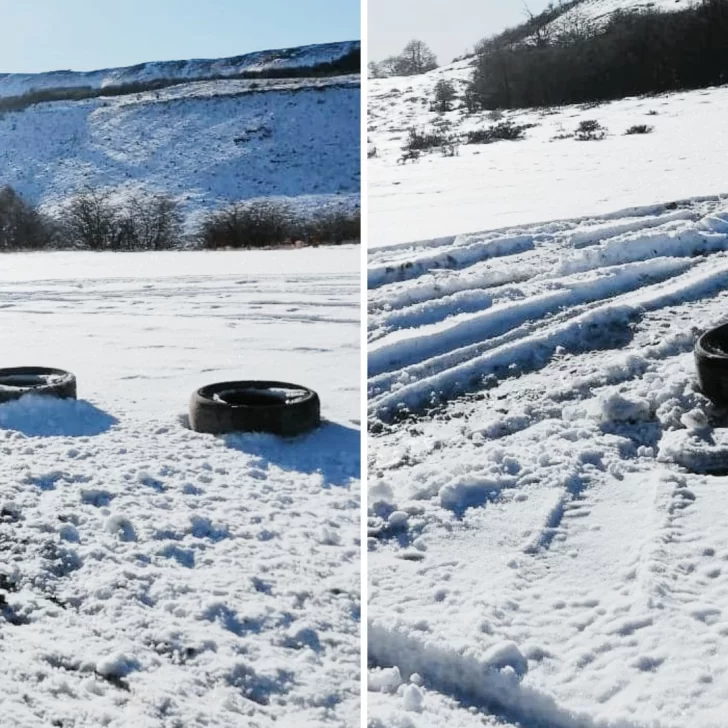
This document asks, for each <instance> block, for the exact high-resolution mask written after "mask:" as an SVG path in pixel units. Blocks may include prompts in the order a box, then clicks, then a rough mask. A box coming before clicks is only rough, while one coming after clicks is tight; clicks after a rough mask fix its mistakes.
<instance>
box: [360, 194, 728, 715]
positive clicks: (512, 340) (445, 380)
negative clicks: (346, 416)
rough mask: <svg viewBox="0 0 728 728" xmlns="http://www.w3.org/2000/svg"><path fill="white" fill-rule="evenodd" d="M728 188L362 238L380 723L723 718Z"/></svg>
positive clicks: (373, 638) (375, 710)
mask: <svg viewBox="0 0 728 728" xmlns="http://www.w3.org/2000/svg"><path fill="white" fill-rule="evenodd" d="M727 210H728V206H727V205H726V199H725V198H720V197H715V198H709V199H705V198H704V199H700V200H696V199H694V200H688V201H685V202H678V203H671V204H669V205H656V206H652V207H650V208H642V209H633V210H629V211H623V212H621V213H616V214H612V215H609V216H605V217H601V218H586V219H579V220H571V221H562V222H554V223H549V224H542V225H531V226H527V227H521V228H513V229H506V230H501V231H495V232H488V233H482V234H474V235H464V236H457V237H454V238H453V237H450V238H443V239H439V240H433V241H428V242H422V243H415V244H405V245H399V246H388V247H385V248H379V249H375V250H373V251H371V252H370V256H369V284H370V291H369V339H370V342H369V347H370V353H369V359H370V372H369V401H370V405H369V407H370V411H369V418H370V428H371V433H372V437H371V438H370V447H369V453H370V455H369V457H370V462H369V472H370V479H369V550H370V554H369V566H368V572H369V580H370V592H369V600H370V602H369V618H370V620H371V623H370V627H369V661H370V668H371V669H370V675H369V689H370V696H371V701H370V705H371V707H370V715H371V724H372V726H374V727H376V728H380V727H381V726H398V727H399V726H402V727H406V728H425V726H430V725H448V726H453V727H457V728H461V727H462V728H466V727H467V728H470V726H476V725H480V726H482V725H502V724H506V725H519V726H523V727H524V728H534V726H538V728H557V727H558V728H574V727H576V726H578V727H579V728H592V727H594V726H605V727H612V728H617V727H619V728H622V727H624V728H628V727H629V728H634V727H636V728H646V727H647V726H658V725H659V726H675V727H677V726H685V725H691V726H699V727H701V728H702V727H708V726H718V725H722V724H723V723H724V705H725V703H726V700H727V699H728V639H727V637H728V612H726V605H727V600H728V567H726V564H727V563H728V481H727V480H726V477H723V476H720V475H718V476H712V475H708V474H706V473H707V472H708V471H709V470H710V469H711V468H712V466H713V465H714V464H715V462H717V461H718V459H719V458H720V457H722V458H724V459H725V462H728V440H727V439H726V438H725V436H723V430H721V429H720V428H718V429H715V430H714V433H713V434H714V435H715V437H710V436H709V434H710V431H711V428H712V427H717V426H720V425H724V424H725V422H726V420H725V416H724V415H723V413H720V412H717V411H715V409H714V408H713V407H712V405H710V404H709V403H708V401H707V400H706V399H705V398H704V397H703V396H702V395H701V394H700V393H699V392H698V391H697V383H696V379H695V369H694V361H693V354H692V350H693V345H694V343H695V340H696V336H697V335H698V333H699V332H701V331H703V330H704V329H706V328H708V327H709V326H712V325H716V324H719V323H722V322H724V321H725V320H726V319H728V314H727V313H726V311H727V310H728V309H727V306H728V224H726V222H727V221H728V212H727ZM706 433H707V434H706ZM707 443H711V444H707ZM721 448H722V449H721Z"/></svg>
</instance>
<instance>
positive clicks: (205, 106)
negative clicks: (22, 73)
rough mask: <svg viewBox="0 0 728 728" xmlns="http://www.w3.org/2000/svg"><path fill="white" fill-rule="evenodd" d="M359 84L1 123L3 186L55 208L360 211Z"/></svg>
mask: <svg viewBox="0 0 728 728" xmlns="http://www.w3.org/2000/svg"><path fill="white" fill-rule="evenodd" d="M359 119H360V89H359V76H338V77H330V78H319V79H306V78H301V79H277V80H271V79H268V80H266V79H260V80H257V81H251V80H217V81H195V82H189V83H185V84H182V85H177V86H173V87H169V88H166V89H163V90H159V91H149V92H145V93H137V94H131V95H126V96H115V97H109V98H91V99H85V100H78V101H54V102H46V103H39V104H35V105H32V106H29V107H27V108H26V109H24V110H22V111H13V112H6V113H4V114H1V115H0V140H1V144H0V184H9V185H11V186H12V187H14V188H15V189H16V190H17V191H18V192H20V193H21V194H22V195H24V196H26V197H27V198H28V199H30V200H31V201H32V202H34V203H41V204H43V205H44V206H46V207H52V206H54V205H56V204H58V203H60V202H62V201H63V200H64V199H65V198H67V197H68V196H69V195H72V194H73V193H75V192H77V191H78V190H80V189H82V188H84V187H102V188H114V189H119V190H121V191H122V192H123V191H124V190H128V189H134V188H139V187H141V188H146V189H149V190H152V191H159V192H166V193H168V194H170V195H172V196H173V197H175V198H176V199H178V200H179V201H180V203H181V204H182V205H183V209H184V211H185V213H186V215H187V216H188V221H189V222H190V223H193V222H194V219H195V216H196V214H197V213H199V212H200V211H202V210H204V209H209V208H215V207H217V206H219V205H221V204H224V203H225V202H227V201H231V200H240V199H248V198H252V197H268V196H286V197H292V198H297V202H298V203H299V204H301V205H304V206H317V205H326V204H334V203H337V204H346V205H355V204H358V198H359V185H360V180H359V177H360V174H359V166H360V153H359V149H360V145H359V136H360V122H359Z"/></svg>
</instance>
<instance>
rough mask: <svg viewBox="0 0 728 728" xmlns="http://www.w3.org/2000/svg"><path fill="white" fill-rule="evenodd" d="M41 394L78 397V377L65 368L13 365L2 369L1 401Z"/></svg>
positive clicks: (61, 397) (0, 381)
mask: <svg viewBox="0 0 728 728" xmlns="http://www.w3.org/2000/svg"><path fill="white" fill-rule="evenodd" d="M26 394H39V395H44V396H47V397H56V398H58V399H76V377H75V376H74V375H73V374H71V373H70V372H66V371H64V370H63V369H49V368H48V367H11V368H9V369H0V402H10V401H11V400H14V399H20V398H21V397H24V396H25V395H26Z"/></svg>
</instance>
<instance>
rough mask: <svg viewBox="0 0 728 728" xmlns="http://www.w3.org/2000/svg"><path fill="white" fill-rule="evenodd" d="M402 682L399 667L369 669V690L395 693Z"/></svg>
mask: <svg viewBox="0 0 728 728" xmlns="http://www.w3.org/2000/svg"><path fill="white" fill-rule="evenodd" d="M401 684H402V675H401V674H400V672H399V668H398V667H384V668H375V669H374V670H370V671H369V676H368V689H369V690H375V691H380V692H386V693H394V692H396V691H397V688H398V687H399V686H400V685H401Z"/></svg>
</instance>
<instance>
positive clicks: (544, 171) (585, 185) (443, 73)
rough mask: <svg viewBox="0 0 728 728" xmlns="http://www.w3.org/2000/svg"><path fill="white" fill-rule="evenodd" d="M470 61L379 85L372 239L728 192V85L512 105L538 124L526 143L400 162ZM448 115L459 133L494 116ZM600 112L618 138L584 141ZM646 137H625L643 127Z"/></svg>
mask: <svg viewBox="0 0 728 728" xmlns="http://www.w3.org/2000/svg"><path fill="white" fill-rule="evenodd" d="M468 76H469V67H468V62H467V61H461V62H459V63H457V64H454V65H453V66H450V67H446V68H442V69H438V71H433V72H432V73H428V74H425V75H424V76H420V77H410V78H390V79H384V80H372V81H371V82H370V84H369V87H370V98H369V113H370V118H369V122H368V124H369V132H368V137H369V142H370V143H371V144H372V145H373V146H374V147H375V148H376V150H377V156H376V157H374V158H372V159H369V161H368V170H369V208H370V216H369V241H370V242H369V244H370V245H371V246H377V245H383V244H389V243H396V242H406V241H412V240H422V239H426V238H435V237H439V236H445V235H454V234H457V233H466V232H474V231H477V230H485V229H493V228H496V227H501V226H505V225H514V224H524V223H528V222H540V221H544V220H552V219H555V218H572V217H578V216H583V215H587V214H589V215H594V214H603V213H610V212H613V211H614V210H617V209H620V208H625V207H633V206H637V205H648V204H652V203H662V202H666V201H669V200H672V199H681V198H685V197H692V196H694V195H696V194H720V193H722V192H725V191H726V180H725V151H726V142H725V134H724V132H723V128H724V119H725V116H726V113H728V87H718V88H711V89H700V90H696V91H687V92H681V93H673V94H662V95H656V96H652V97H639V98H628V99H623V100H619V101H613V102H609V103H603V104H590V105H584V106H564V107H560V108H553V109H533V110H518V111H506V112H505V114H504V115H503V118H502V121H509V120H510V121H512V122H513V123H515V124H521V125H529V124H533V125H534V126H532V127H530V128H528V129H526V130H525V139H524V140H522V141H515V142H506V141H502V142H496V143H494V144H487V145H483V144H473V145H467V144H462V143H461V144H460V145H459V148H458V154H457V156H455V157H443V156H442V155H441V154H440V153H439V152H437V151H435V152H433V153H431V154H425V155H423V156H421V157H420V159H419V160H417V161H415V162H406V163H398V160H399V159H400V157H401V155H402V146H403V144H404V143H405V141H406V139H407V131H408V129H409V128H410V127H415V128H417V129H420V130H422V129H430V128H432V125H433V122H435V120H437V119H438V118H440V116H441V115H440V114H437V113H436V112H434V111H430V109H429V103H430V100H431V98H432V89H433V88H434V85H435V83H436V82H437V80H438V79H439V78H442V77H446V78H450V79H452V80H453V82H454V83H455V84H456V87H457V88H458V92H459V93H460V94H462V92H463V89H464V84H465V80H466V79H467V78H468ZM444 118H445V119H446V120H447V121H448V122H449V123H450V124H451V125H452V132H451V133H452V134H454V135H456V136H458V137H459V138H460V139H461V140H462V139H464V137H465V135H466V134H467V132H468V131H473V130H476V129H486V128H488V127H490V126H492V125H493V124H494V123H496V122H494V121H493V120H492V118H491V117H490V116H489V114H488V113H487V112H483V113H477V114H472V115H466V114H465V113H464V112H463V111H462V110H461V109H456V110H454V111H451V112H449V113H447V114H444ZM590 119H593V120H596V121H598V122H599V123H600V124H601V125H602V126H604V127H605V128H606V129H607V131H608V135H607V137H606V139H604V140H603V141H593V142H582V141H577V140H576V139H574V138H569V136H568V135H573V133H574V131H575V130H576V128H577V126H578V125H579V124H580V122H582V121H585V120H590ZM642 124H644V125H647V126H650V127H653V131H652V133H650V134H646V135H635V136H625V131H626V130H627V129H628V128H629V127H631V126H634V125H642Z"/></svg>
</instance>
